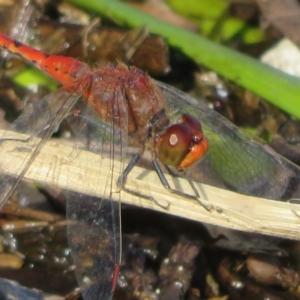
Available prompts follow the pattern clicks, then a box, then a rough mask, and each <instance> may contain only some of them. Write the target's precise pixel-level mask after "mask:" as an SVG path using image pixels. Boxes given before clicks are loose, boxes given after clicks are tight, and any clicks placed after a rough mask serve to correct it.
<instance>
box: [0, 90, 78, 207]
mask: <svg viewBox="0 0 300 300" xmlns="http://www.w3.org/2000/svg"><path fill="white" fill-rule="evenodd" d="M79 97H80V95H77V94H75V93H73V94H70V93H69V92H67V91H66V90H65V89H63V88H61V89H59V90H57V91H55V92H53V93H51V94H49V95H47V96H46V97H44V98H43V99H42V100H40V101H39V102H38V103H37V104H35V105H34V106H32V108H31V109H29V110H28V111H27V112H25V113H24V114H22V115H21V116H20V117H19V118H18V119H17V120H16V121H15V122H14V123H13V124H12V125H11V127H10V128H9V129H8V130H7V131H5V132H4V133H3V135H2V136H0V153H1V166H0V209H1V207H2V206H3V205H4V204H5V203H6V201H7V200H8V198H9V197H10V195H11V194H12V192H13V191H14V189H15V188H16V186H17V185H18V183H19V182H20V180H21V179H22V178H23V176H24V175H25V173H26V171H27V170H28V168H29V167H30V165H31V163H32V162H33V161H34V159H35V157H36V156H37V155H38V153H39V151H40V150H41V148H42V147H43V145H44V144H45V142H46V141H47V140H48V139H49V138H50V137H51V135H52V134H53V133H54V132H55V131H56V130H57V128H58V126H59V124H60V123H61V121H62V120H63V119H64V118H65V117H66V115H68V113H69V112H70V110H71V109H72V107H73V106H74V104H75V103H76V101H77V100H78V98H79ZM20 152H26V153H28V154H27V155H26V159H24V160H23V162H22V163H21V164H20V165H15V168H14V171H13V172H12V173H10V174H7V172H6V170H7V169H8V168H7V167H6V166H7V165H14V156H13V155H11V153H15V155H16V156H17V155H18V153H20ZM6 154H8V155H7V157H9V158H8V159H6Z"/></svg>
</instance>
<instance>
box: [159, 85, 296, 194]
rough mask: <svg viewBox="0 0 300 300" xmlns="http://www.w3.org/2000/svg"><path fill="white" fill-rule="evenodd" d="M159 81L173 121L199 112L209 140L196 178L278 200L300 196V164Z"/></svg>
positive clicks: (193, 172)
mask: <svg viewBox="0 0 300 300" xmlns="http://www.w3.org/2000/svg"><path fill="white" fill-rule="evenodd" d="M157 84H158V86H159V87H160V88H161V90H162V91H163V94H164V96H165V99H166V101H167V105H168V108H169V109H170V114H171V115H173V117H172V118H173V120H172V121H173V122H175V121H176V119H178V116H179V115H181V114H182V113H189V114H192V115H194V116H196V117H197V118H198V119H199V120H200V121H201V124H202V129H203V131H204V134H205V136H206V137H207V139H208V141H209V150H208V151H207V154H206V155H205V157H204V159H203V160H202V161H201V162H200V163H199V164H196V165H195V166H193V167H191V169H190V170H189V172H190V173H191V174H189V176H191V177H192V178H193V179H194V180H195V181H198V182H201V183H206V184H210V185H213V186H216V187H219V188H225V189H229V190H232V191H235V192H238V193H242V194H246V195H252V196H256V197H264V198H268V199H274V200H286V199H290V198H292V197H296V196H297V194H298V196H299V184H300V168H299V167H298V166H296V165H294V164H293V163H291V162H290V161H288V160H286V159H285V158H283V157H281V156H280V155H278V154H277V153H276V152H275V151H273V150H272V149H271V148H270V147H269V146H267V145H264V144H262V143H260V142H256V141H254V140H253V138H252V137H251V136H249V135H247V134H245V133H244V132H242V131H241V130H240V129H238V128H237V127H236V126H235V125H233V124H232V123H231V122H229V121H228V120H226V119H225V118H224V117H222V116H221V115H219V114H218V113H217V112H215V111H213V110H211V109H209V108H208V107H207V106H205V105H201V104H200V103H199V102H196V100H195V99H192V98H191V97H189V96H188V95H186V94H184V93H183V92H181V91H179V90H177V89H175V88H172V87H170V86H167V85H165V84H163V83H159V82H157Z"/></svg>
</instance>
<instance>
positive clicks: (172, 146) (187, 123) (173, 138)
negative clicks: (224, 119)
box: [156, 114, 208, 169]
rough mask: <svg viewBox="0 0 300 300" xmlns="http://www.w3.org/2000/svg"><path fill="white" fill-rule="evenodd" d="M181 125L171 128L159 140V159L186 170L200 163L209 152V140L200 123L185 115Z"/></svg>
mask: <svg viewBox="0 0 300 300" xmlns="http://www.w3.org/2000/svg"><path fill="white" fill-rule="evenodd" d="M179 121H180V122H181V123H180V124H175V125H172V126H170V127H169V128H168V129H167V130H166V131H165V133H164V134H162V135H161V136H160V137H159V139H158V140H157V144H156V151H157V155H158V158H159V159H160V161H161V162H162V163H163V164H165V165H170V166H176V167H177V168H178V169H184V168H187V167H189V166H191V165H192V164H194V163H195V162H196V161H198V160H199V159H200V158H201V157H202V156H203V155H204V154H205V152H206V151H207V148H208V140H207V139H206V138H205V137H204V136H203V134H202V129H201V124H200V122H199V121H198V120H197V119H196V118H195V117H193V116H191V115H188V114H184V115H182V116H181V118H180V120H179Z"/></svg>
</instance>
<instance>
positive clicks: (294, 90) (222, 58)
mask: <svg viewBox="0 0 300 300" xmlns="http://www.w3.org/2000/svg"><path fill="white" fill-rule="evenodd" d="M68 2H70V3H73V4H76V5H78V6H80V7H82V8H84V9H86V10H90V11H93V12H96V13H98V14H100V15H103V16H106V17H108V18H111V19H113V20H114V21H116V22H118V23H119V24H122V25H126V26H130V27H138V26H142V25H147V26H148V28H149V30H150V31H151V32H152V33H156V34H160V35H162V36H163V37H165V39H166V40H167V42H168V43H169V44H170V45H171V46H173V47H176V48H178V49H180V50H181V51H182V52H183V53H185V54H186V55H187V56H189V57H191V58H192V59H193V60H195V61H196V62H197V63H199V64H202V65H204V66H206V67H208V68H210V69H212V70H214V71H216V72H217V73H219V74H220V75H222V76H224V77H225V78H227V79H230V80H232V81H234V82H235V83H237V84H240V85H241V86H243V87H245V88H246V89H249V90H250V91H253V92H254V93H256V94H258V95H259V96H261V97H262V98H264V99H266V100H268V101H269V102H271V103H273V104H274V105H276V106H277V107H279V108H281V109H282V110H284V111H286V112H288V113H289V114H291V115H293V116H296V117H297V118H299V119H300V99H299V98H300V79H298V78H296V77H293V76H289V75H287V74H285V73H283V72H281V71H278V70H276V69H274V68H272V67H269V66H267V65H264V64H262V63H260V62H259V61H258V60H255V59H253V58H251V57H248V56H246V55H244V54H241V53H239V52H237V51H234V50H231V49H229V48H226V47H224V46H222V45H220V44H217V43H214V42H211V41H210V40H208V39H206V38H203V37H201V36H199V35H197V34H194V33H192V32H189V31H187V30H185V29H182V28H179V27H177V26H174V25H171V24H169V23H166V22H164V21H161V20H159V19H157V18H154V17H152V16H150V15H147V14H146V13H143V12H141V11H138V10H137V9H135V8H132V7H130V6H129V5H127V4H125V3H122V2H120V1H117V0H85V1H82V0H68Z"/></svg>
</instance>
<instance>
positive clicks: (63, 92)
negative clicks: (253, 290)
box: [0, 34, 300, 299]
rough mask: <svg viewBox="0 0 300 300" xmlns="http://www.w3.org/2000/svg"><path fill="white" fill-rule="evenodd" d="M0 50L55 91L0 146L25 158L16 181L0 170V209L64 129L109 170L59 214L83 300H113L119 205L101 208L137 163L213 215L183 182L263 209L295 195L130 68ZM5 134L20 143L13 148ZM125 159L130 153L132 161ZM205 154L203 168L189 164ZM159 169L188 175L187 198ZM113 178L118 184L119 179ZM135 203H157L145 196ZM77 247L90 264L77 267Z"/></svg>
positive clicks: (228, 131)
mask: <svg viewBox="0 0 300 300" xmlns="http://www.w3.org/2000/svg"><path fill="white" fill-rule="evenodd" d="M0 47H1V48H4V49H6V50H8V51H9V52H12V53H15V54H17V55H19V56H21V57H22V58H24V59H26V60H27V61H29V62H30V63H32V64H33V65H35V66H37V67H38V68H40V69H41V70H43V71H45V72H46V73H48V74H50V75H51V76H52V77H54V78H55V79H57V80H58V81H59V82H60V83H61V84H62V87H61V88H60V89H58V90H57V91H55V92H54V93H51V94H49V95H48V96H46V97H45V98H44V99H42V100H40V102H39V103H38V104H36V105H35V106H33V107H32V108H31V109H30V110H29V111H28V112H26V113H25V114H23V115H22V116H21V117H20V118H19V119H18V120H16V121H15V122H14V123H13V124H12V127H11V129H10V131H7V132H6V133H5V134H4V135H3V136H2V137H1V138H0V153H1V145H3V144H4V143H5V141H10V142H15V143H16V147H15V149H16V152H18V151H24V148H25V150H26V149H27V150H30V151H28V153H33V155H28V156H27V158H26V159H25V160H24V162H23V164H22V165H20V166H19V169H18V174H19V176H18V177H16V178H15V177H12V176H8V175H7V174H5V168H3V169H0V204H1V206H3V205H4V204H5V202H6V201H7V199H8V198H9V197H10V195H11V194H12V192H13V191H14V189H15V188H16V187H17V185H18V183H19V182H20V180H21V179H22V177H23V176H24V174H25V173H26V171H27V170H28V168H29V166H30V164H31V163H32V162H33V160H34V159H35V157H36V156H37V154H38V153H39V151H40V150H41V148H42V147H43V145H44V144H45V142H46V141H47V140H48V139H49V138H50V137H51V135H52V134H53V133H54V132H55V131H56V130H57V128H58V126H59V124H60V123H61V122H62V120H64V119H66V120H67V121H68V122H69V123H70V126H71V128H72V130H73V131H74V132H75V133H76V135H77V139H78V143H79V144H80V149H86V150H88V151H98V152H100V153H101V154H102V155H103V157H109V158H110V159H111V161H112V163H111V170H110V173H109V174H107V182H106V189H105V190H106V192H105V193H104V194H103V196H102V198H101V199H97V198H95V197H92V196H91V197H86V196H85V195H81V194H78V193H75V192H69V196H68V202H67V203H68V204H67V205H68V208H67V213H68V217H69V218H70V219H71V220H73V221H74V222H72V223H71V225H70V227H69V242H70V245H71V248H72V250H73V256H74V260H75V264H76V266H77V270H76V272H77V277H78V281H79V284H80V286H81V288H82V292H83V295H84V298H85V299H95V298H96V299H111V297H112V294H113V291H114V289H115V286H116V279H117V273H118V267H119V265H120V260H121V258H120V256H121V254H120V237H121V233H120V217H119V216H120V214H119V204H118V203H115V202H114V201H110V199H111V197H112V193H116V192H118V191H112V190H111V186H112V182H113V181H114V180H118V186H119V187H120V188H123V189H126V178H127V176H128V174H129V173H130V171H131V170H132V168H133V167H134V166H135V165H136V164H137V163H138V162H139V161H140V160H141V158H142V157H143V156H144V153H146V152H147V153H150V155H151V160H152V163H153V169H155V170H156V172H157V174H158V176H159V178H160V180H161V182H162V184H163V185H164V186H165V187H166V188H167V189H169V190H170V192H173V193H180V194H183V195H184V196H186V197H191V198H195V199H196V200H198V201H199V203H200V204H202V205H203V206H204V207H205V208H206V209H208V210H210V209H212V208H213V207H212V206H211V205H209V204H206V202H205V201H202V198H200V196H199V193H198V191H197V189H196V188H195V187H194V185H193V183H192V181H191V180H190V179H189V178H192V179H193V180H198V181H200V182H203V183H207V184H211V185H215V186H217V187H220V188H226V189H231V190H234V191H236V192H240V193H243V194H247V195H254V196H260V197H265V198H270V199H280V200H283V199H288V198H290V197H292V195H293V193H294V191H296V190H297V187H298V184H299V182H300V176H299V174H300V173H299V170H298V168H297V167H296V166H294V165H293V164H291V163H290V162H288V161H286V160H285V159H283V158H282V157H280V156H279V155H277V154H275V153H273V152H272V151H271V150H270V149H269V148H268V147H267V146H264V145H260V144H257V143H256V142H254V141H252V140H251V139H249V137H248V136H246V135H245V134H243V133H242V132H241V131H240V130H238V129H237V128H236V127H235V126H234V125H232V124H231V123H230V122H228V121H226V120H225V119H224V118H222V117H221V116H220V115H218V114H217V113H216V112H214V111H212V110H210V109H208V108H206V106H204V105H203V106H201V105H200V104H198V103H196V102H195V101H194V100H193V99H191V98H190V97H188V96H187V95H185V94H184V93H182V92H180V91H178V90H176V89H174V88H171V87H169V86H167V85H165V84H162V83H159V82H156V81H154V80H152V79H151V78H150V77H149V76H148V75H146V74H145V73H144V72H142V71H140V70H138V69H136V68H134V67H130V68H128V67H126V66H125V65H122V64H119V65H107V66H102V67H100V68H96V69H93V68H91V67H89V66H87V65H85V64H84V63H81V62H80V61H78V60H76V59H73V58H70V57H63V56H56V55H47V54H45V53H43V52H41V51H38V50H35V49H33V48H30V47H28V46H25V45H23V44H21V43H19V42H17V41H13V40H11V39H10V38H8V37H6V36H4V35H2V34H0ZM199 120H201V124H202V125H201V124H200V122H199ZM202 126H203V129H204V131H205V136H204V134H203V132H202ZM11 131H17V132H20V133H24V134H26V135H28V136H29V138H28V139H26V140H14V139H13V138H11V136H10V132H11ZM208 141H209V148H208ZM104 145H106V146H104ZM129 146H130V147H129ZM127 149H135V150H134V153H133V156H131V158H128V156H130V153H127ZM208 149H209V150H208ZM207 150H208V151H207ZM206 152H207V154H206V156H205V158H204V159H203V160H202V163H201V164H197V162H198V161H199V160H200V159H202V157H203V156H204V154H205V153H206ZM115 160H119V161H121V162H122V163H123V164H122V167H118V168H119V169H116V168H117V167H116V165H117V164H116V165H115V164H114V161H115ZM6 163H7V164H11V163H12V162H11V161H8V162H6ZM126 163H127V166H126V165H125V164H126ZM118 166H119V165H118ZM164 166H168V167H171V168H172V167H173V169H175V171H174V172H177V173H179V174H180V175H182V176H186V173H188V174H187V176H186V178H187V180H188V181H189V183H190V185H191V187H192V189H193V194H184V193H182V192H180V191H177V190H176V189H172V188H171V187H170V185H169V183H168V181H167V180H166V179H165V177H164V171H163V170H164V169H165V168H164ZM99 172H101V162H100V163H99ZM113 174H118V178H115V175H113ZM171 174H174V173H173V171H172V172H171ZM70 177H72V174H70ZM130 192H131V193H137V192H135V191H130ZM119 194H120V193H119ZM142 196H143V197H148V198H149V200H153V201H156V199H153V198H152V197H151V195H150V196H148V195H142ZM158 204H159V203H158ZM75 221H76V222H75ZM84 247H86V248H87V249H88V250H86V252H88V256H89V257H91V258H93V260H94V261H95V262H96V263H93V264H92V265H83V264H82V261H83V260H84V259H83V254H82V253H83V252H84V250H83V248H84ZM99 253H100V254H99Z"/></svg>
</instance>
